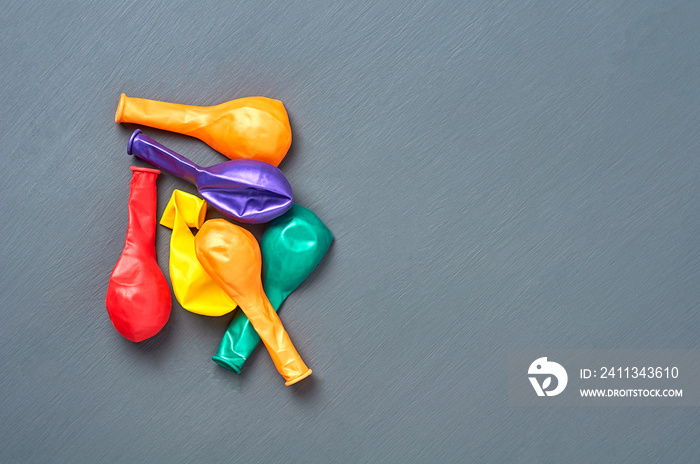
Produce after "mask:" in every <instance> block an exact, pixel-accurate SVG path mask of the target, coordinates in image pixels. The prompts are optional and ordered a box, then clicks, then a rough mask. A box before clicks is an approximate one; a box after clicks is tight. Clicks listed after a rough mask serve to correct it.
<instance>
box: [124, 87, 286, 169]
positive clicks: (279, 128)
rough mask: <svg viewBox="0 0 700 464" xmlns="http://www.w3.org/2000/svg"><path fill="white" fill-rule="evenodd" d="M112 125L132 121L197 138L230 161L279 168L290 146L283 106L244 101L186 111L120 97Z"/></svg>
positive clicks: (183, 107) (261, 99)
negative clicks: (243, 161) (246, 160)
mask: <svg viewBox="0 0 700 464" xmlns="http://www.w3.org/2000/svg"><path fill="white" fill-rule="evenodd" d="M114 122H116V123H117V124H119V123H122V122H131V123H135V124H143V125H144V126H150V127H155V128H156V129H163V130H166V131H171V132H177V133H180V134H184V135H189V136H191V137H196V138H198V139H200V140H201V141H203V142H204V143H206V144H207V145H209V146H210V147H212V148H213V149H214V150H216V151H218V152H219V153H221V154H223V155H225V156H228V157H229V158H231V159H239V158H248V159H254V160H258V161H264V162H266V163H270V164H272V165H273V166H278V165H279V164H280V162H281V161H282V159H283V158H284V157H285V155H286V154H287V151H288V150H289V147H290V145H291V144H292V128H291V127H290V126H289V117H288V116H287V110H286V109H285V108H284V105H283V104H282V102H281V101H278V100H272V99H270V98H265V97H248V98H240V99H238V100H232V101H229V102H226V103H222V104H220V105H215V106H189V105H179V104H176V103H167V102H160V101H155V100H146V99H143V98H129V97H127V96H126V95H124V94H121V97H120V98H119V105H118V107H117V113H116V114H115V115H114Z"/></svg>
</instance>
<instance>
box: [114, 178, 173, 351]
mask: <svg viewBox="0 0 700 464" xmlns="http://www.w3.org/2000/svg"><path fill="white" fill-rule="evenodd" d="M131 171H132V177H131V184H130V193H129V226H128V228H127V230H126V242H125V245H124V251H122V255H121V257H120V258H119V261H117V265H116V266H115V267H114V270H113V271H112V275H111V276H110V278H109V286H108V287H107V300H106V305H107V312H108V313H109V318H110V319H111V321H112V324H114V328H115V329H117V332H119V333H120V334H122V335H123V336H124V337H125V338H127V339H129V340H131V341H132V342H140V341H143V340H145V339H147V338H150V337H152V336H154V335H155V334H157V333H158V332H159V331H160V329H162V328H163V326H164V325H165V323H166V322H168V318H169V317H170V307H171V300H170V287H169V286H168V282H167V281H166V280H165V276H164V275H163V272H162V271H161V270H160V267H158V262H157V261H156V246H155V242H156V203H157V194H156V178H157V177H158V174H160V171H158V170H157V169H148V168H141V167H132V168H131Z"/></svg>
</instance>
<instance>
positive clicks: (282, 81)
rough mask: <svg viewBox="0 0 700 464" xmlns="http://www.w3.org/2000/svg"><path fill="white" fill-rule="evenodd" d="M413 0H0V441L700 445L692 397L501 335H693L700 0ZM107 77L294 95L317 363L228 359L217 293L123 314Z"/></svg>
mask: <svg viewBox="0 0 700 464" xmlns="http://www.w3.org/2000/svg"><path fill="white" fill-rule="evenodd" d="M405 3H406V2H398V1H395V2H388V1H378V2H357V1H343V2H327V1H320V0H319V1H308V2H285V1H269V2H259V1H257V2H256V1H242V2H209V3H208V4H206V5H200V4H199V2H190V1H158V2H143V1H142V2H135V1H129V2H107V1H105V2H45V1H38V0H32V1H26V0H25V1H10V2H8V1H4V2H3V5H2V7H3V8H2V9H3V13H2V16H1V17H0V23H1V27H0V39H1V40H0V47H1V48H0V53H1V56H2V66H1V67H0V108H1V109H2V111H1V112H0V118H1V119H0V127H2V134H1V135H0V142H1V144H0V145H1V146H2V147H3V155H2V160H3V163H4V169H3V170H2V182H1V183H0V189H1V191H2V201H1V204H0V213H1V214H2V216H1V217H2V223H1V224H0V227H1V228H2V238H3V245H2V248H1V249H0V262H1V263H2V267H1V274H0V285H1V291H2V306H1V307H0V337H1V339H2V347H1V348H0V417H1V418H2V419H1V421H0V444H1V448H0V462H3V463H12V462H22V463H24V462H28V463H35V462H71V463H75V462H100V463H101V462H167V463H176V462H216V461H224V460H226V461H228V462H314V463H315V462H318V463H326V462H370V461H372V462H469V461H472V462H474V461H480V462H523V463H531V462H569V463H574V462H603V461H608V462H630V463H642V462H644V463H648V462H663V463H669V462H695V463H697V462H700V443H699V442H698V435H699V433H700V412H699V411H698V409H697V408H669V407H667V408H654V407H637V408H633V407H617V408H602V407H601V408H594V407H590V408H572V407H570V408H554V407H552V408H517V407H511V406H508V405H507V379H506V378H507V355H508V352H509V351H510V350H514V349H531V348H540V347H544V348H547V347H549V348H558V349H579V348H588V349H594V348H596V349H610V348H684V349H688V348H698V347H700V339H699V337H698V329H699V326H700V313H699V311H698V310H699V309H700V308H699V305H698V302H699V301H700V285H698V283H699V278H700V261H699V260H700V214H699V212H698V207H699V203H700V182H699V181H700V157H699V156H698V152H699V149H700V131H699V127H700V110H699V108H700V106H699V105H700V84H699V82H700V59H699V58H698V56H699V55H698V50H700V27H699V21H700V3H698V2H696V1H692V0H683V1H669V0H643V1H637V2H625V5H617V3H618V2H611V1H608V0H600V1H576V2H536V1H509V2H492V1H487V0H474V1H471V2H456V1H452V0H449V1H429V2H413V4H412V5H406V4H405ZM551 3H556V5H550V4H551ZM619 3H622V2H619ZM120 92H125V93H127V94H128V95H130V96H135V97H145V98H154V99H161V100H166V101H168V100H169V101H176V102H182V103H190V104H201V105H209V104H215V103H219V102H222V101H226V100H230V99H233V98H237V97H244V96H250V95H265V96H269V97H274V98H278V99H280V100H282V101H284V103H285V104H286V106H287V108H288V111H289V114H290V117H291V121H292V126H293V130H294V143H293V146H292V149H291V151H290V153H289V155H288V157H287V159H286V160H285V161H284V162H283V164H282V165H281V168H282V169H283V171H284V172H285V173H286V175H287V177H288V178H289V179H290V181H291V183H292V185H293V186H294V189H295V190H294V191H295V194H296V201H297V202H298V203H300V204H302V205H305V206H307V207H310V208H311V209H313V210H314V211H315V212H316V213H317V214H318V215H319V217H321V218H322V219H323V221H324V222H326V224H327V225H328V226H329V227H330V228H331V229H332V230H333V232H334V233H335V237H336V240H335V243H334V245H333V246H332V248H331V251H330V253H329V255H328V256H327V257H326V259H325V261H324V262H323V264H322V265H321V266H320V267H319V269H318V270H317V272H315V273H314V274H313V275H312V276H311V278H310V279H309V280H308V281H307V282H306V283H305V284H304V285H303V286H302V287H300V288H299V290H298V291H297V292H296V293H294V294H293V295H292V296H291V297H290V298H289V299H288V300H287V302H286V303H285V305H284V306H283V311H282V314H281V315H282V319H283V321H284V323H285V325H286V327H287V329H288V330H289V332H290V334H291V336H292V339H293V340H294V341H295V343H296V344H297V346H298V348H299V351H300V352H301V354H302V355H303V356H304V358H305V360H306V362H307V363H308V364H309V366H311V367H312V368H313V370H314V375H313V376H312V377H311V378H310V379H309V380H306V381H304V382H303V383H301V384H299V385H297V386H296V387H293V388H292V387H285V386H284V384H283V381H282V379H281V377H280V376H279V374H277V372H276V371H275V369H274V367H273V365H272V363H271V361H270V359H269V357H268V356H267V354H266V353H265V352H264V351H257V352H256V353H255V355H254V357H253V359H252V360H251V362H250V363H249V365H248V366H247V367H246V369H245V371H244V375H241V376H237V375H235V374H233V373H229V372H227V371H225V370H223V369H222V368H220V367H218V366H216V365H215V364H214V363H212V362H211V361H210V360H209V358H210V356H211V355H212V352H213V351H214V350H215V348H216V346H217V344H218V341H219V339H220V336H221V334H222V333H223V331H224V330H225V328H226V326H227V324H228V322H229V320H230V316H227V317H221V318H214V319H207V318H203V317H199V316H196V315H193V314H189V313H187V312H185V311H183V310H182V308H180V307H179V306H178V305H177V304H175V305H174V307H173V314H172V317H171V319H170V322H169V323H168V324H167V326H166V327H165V329H164V331H163V332H162V333H161V334H159V335H158V336H157V337H155V338H154V339H152V340H150V341H147V342H144V343H141V344H139V345H135V344H132V343H130V342H127V341H126V340H124V339H122V338H121V337H120V336H119V335H118V334H117V333H116V332H115V331H114V329H113V328H112V326H111V324H110V322H109V319H108V317H107V313H106V311H105V309H104V296H105V292H106V288H107V281H108V278H109V274H110V272H111V270H112V267H113V266H114V264H115V262H116V260H117V258H118V257H119V254H120V252H121V249H122V246H123V240H124V233H125V228H126V202H127V196H128V182H129V178H130V172H129V170H128V167H129V166H130V165H131V164H132V163H139V161H137V160H132V159H131V158H129V157H128V156H127V155H126V154H125V149H126V142H127V140H128V136H129V134H130V132H131V131H132V130H133V128H134V127H133V126H131V127H120V126H117V125H115V124H114V121H113V116H114V112H115V109H116V104H117V99H118V96H119V93H120ZM146 133H147V134H150V135H152V136H154V137H155V138H158V140H160V141H162V142H163V143H165V144H166V145H168V146H170V147H172V148H173V149H175V150H177V151H180V152H182V153H183V154H187V155H189V156H191V158H192V159H194V160H196V161H198V162H199V163H200V164H207V163H209V164H214V163H216V162H220V161H222V160H223V159H224V158H223V157H222V156H220V155H218V154H217V153H215V152H213V150H211V149H209V147H207V146H206V145H204V144H203V143H201V142H199V141H197V140H193V139H187V138H185V137H181V136H176V135H171V134H166V133H164V132H159V131H153V130H151V131H148V130H147V131H146ZM158 186H159V211H162V210H163V208H164V206H165V202H166V200H167V198H168V197H169V195H170V193H171V191H172V189H173V188H183V189H185V190H187V191H190V192H193V191H194V190H193V188H192V187H190V186H188V185H186V184H185V183H184V182H181V181H179V180H177V179H174V178H173V177H172V176H170V175H167V174H163V175H162V176H161V177H160V179H159V184H158ZM256 232H258V233H259V232H260V231H259V230H258V231H256ZM157 239H158V253H159V255H158V256H159V261H160V264H161V267H163V268H164V269H165V268H166V266H167V259H168V253H167V246H168V241H169V232H168V231H167V230H165V229H164V228H162V227H159V231H158V238H157Z"/></svg>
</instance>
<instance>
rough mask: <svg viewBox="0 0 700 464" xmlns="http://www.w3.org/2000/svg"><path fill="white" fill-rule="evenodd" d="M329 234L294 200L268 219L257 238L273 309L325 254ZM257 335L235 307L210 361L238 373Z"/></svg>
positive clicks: (257, 340) (264, 278)
mask: <svg viewBox="0 0 700 464" xmlns="http://www.w3.org/2000/svg"><path fill="white" fill-rule="evenodd" d="M332 241H333V234H332V233H331V231H330V230H328V227H326V225H325V224H324V223H323V222H321V220H320V219H319V218H318V216H316V215H315V214H314V213H313V211H311V210H310V209H306V208H304V207H303V206H299V205H297V204H295V205H293V206H292V208H291V209H290V210H289V211H287V212H286V213H285V214H283V215H282V216H280V217H278V218H277V219H275V220H274V221H272V222H271V223H270V226H269V227H268V228H267V230H266V231H265V233H264V234H263V236H262V240H261V241H260V251H261V252H262V259H263V289H264V290H265V294H266V295H267V298H268V299H269V300H270V303H271V304H272V307H273V308H275V311H277V310H278V309H279V307H280V305H281V304H282V302H283V301H284V300H285V299H287V297H288V296H289V294H290V293H292V292H293V291H294V290H296V288H297V287H298V286H299V285H301V283H302V282H303V281H304V280H305V279H306V278H307V277H308V276H309V274H311V272H312V271H313V270H314V269H315V268H316V266H318V264H319V263H320V262H321V260H322V259H323V257H324V256H325V254H326V252H327V251H328V248H329V247H330V246H331V242H332ZM258 343H260V337H259V336H258V334H257V332H255V329H253V326H252V324H251V323H250V321H249V320H248V318H247V317H246V316H245V314H243V311H237V312H236V315H235V316H234V317H233V320H232V321H231V324H230V325H229V327H228V329H227V330H226V334H224V337H223V339H222V340H221V343H220V344H219V349H218V351H217V352H216V354H215V355H214V356H212V359H213V360H214V362H216V363H217V364H219V365H220V366H223V367H225V368H227V369H231V370H232V371H234V372H236V373H239V374H240V373H241V368H242V367H243V364H244V363H245V361H246V360H247V359H248V357H249V356H250V354H251V353H252V352H253V350H254V349H255V347H256V346H258Z"/></svg>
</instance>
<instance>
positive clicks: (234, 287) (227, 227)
mask: <svg viewBox="0 0 700 464" xmlns="http://www.w3.org/2000/svg"><path fill="white" fill-rule="evenodd" d="M194 242H195V250H196V253H197V259H198V260H199V262H200V263H201V264H202V267H204V269H205V270H206V271H207V273H208V274H209V275H210V276H211V278H212V279H213V280H214V281H215V282H216V283H217V284H218V285H219V286H220V287H221V288H222V289H223V290H224V291H225V292H226V294H228V296H230V297H231V299H233V300H234V301H236V302H237V303H238V306H239V307H240V308H241V310H243V313H244V314H245V315H246V317H248V319H249V320H250V323H251V324H252V325H253V328H254V329H255V331H256V332H257V333H258V335H260V338H261V339H262V342H263V343H264V344H265V347H266V348H267V351H269V352H270V356H271V357H272V361H273V362H274V363H275V367H277V370H278V371H279V373H280V374H282V376H283V377H284V379H285V380H286V381H287V382H286V383H285V385H292V384H294V383H297V382H298V381H300V380H302V379H304V378H306V377H308V376H309V375H311V369H309V368H308V367H306V364H304V361H302V359H301V356H299V353H297V350H296V348H294V345H293V344H292V341H291V339H290V338H289V334H287V331H286V330H284V326H282V321H280V318H279V316H277V313H276V312H275V310H274V309H273V307H272V305H271V304H270V302H269V301H268V299H267V296H266V295H265V292H264V291H263V286H262V281H261V279H260V272H261V268H262V258H261V255H260V247H259V246H258V242H257V241H256V240H255V237H253V235H252V234H251V233H250V232H248V231H247V230H245V229H244V228H242V227H239V226H236V225H233V224H231V223H230V222H228V221H224V220H223V219H212V220H210V221H207V222H205V223H204V225H203V226H202V227H201V229H200V230H199V233H198V234H197V235H196V236H195V239H194Z"/></svg>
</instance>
